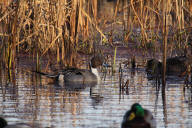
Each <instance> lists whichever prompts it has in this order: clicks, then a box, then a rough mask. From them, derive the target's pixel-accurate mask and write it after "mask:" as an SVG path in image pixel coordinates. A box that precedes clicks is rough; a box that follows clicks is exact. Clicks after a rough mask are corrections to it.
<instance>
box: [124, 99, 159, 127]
mask: <svg viewBox="0 0 192 128" xmlns="http://www.w3.org/2000/svg"><path fill="white" fill-rule="evenodd" d="M121 128H156V122H155V119H154V117H153V115H152V113H151V112H150V111H149V110H147V109H144V108H143V107H142V106H141V105H140V104H139V103H134V104H133V105H132V106H131V109H130V110H128V111H127V112H126V113H125V115H124V117H123V121H122V124H121Z"/></svg>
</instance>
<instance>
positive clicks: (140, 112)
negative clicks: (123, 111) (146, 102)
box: [128, 103, 145, 121]
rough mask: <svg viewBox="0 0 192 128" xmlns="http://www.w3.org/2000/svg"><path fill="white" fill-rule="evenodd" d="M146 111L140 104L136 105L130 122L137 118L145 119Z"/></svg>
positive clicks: (133, 106) (133, 107)
mask: <svg viewBox="0 0 192 128" xmlns="http://www.w3.org/2000/svg"><path fill="white" fill-rule="evenodd" d="M144 114H145V113H144V109H143V108H142V106H141V105H140V104H139V103H135V104H133V105H132V106H131V113H130V116H129V118H128V120H130V121H131V120H133V119H135V118H144Z"/></svg>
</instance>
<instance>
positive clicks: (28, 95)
mask: <svg viewBox="0 0 192 128" xmlns="http://www.w3.org/2000/svg"><path fill="white" fill-rule="evenodd" d="M124 60H125V58H118V59H117V66H116V73H115V75H114V76H112V75H111V73H107V74H106V78H105V80H104V73H100V75H101V76H102V80H101V82H100V83H99V84H98V85H95V86H93V85H91V86H87V87H77V86H76V88H72V87H71V86H65V87H60V86H58V85H54V84H52V83H50V80H49V79H47V78H46V77H41V79H40V77H39V76H36V75H35V74H34V73H30V72H27V71H23V70H22V68H21V67H18V68H16V71H15V74H16V75H15V79H13V78H14V76H11V78H12V79H10V80H8V79H7V78H8V76H7V73H6V72H5V71H4V70H1V74H0V78H1V79H0V82H1V86H0V115H1V116H3V117H5V119H6V120H7V121H8V122H9V124H14V123H19V122H23V123H28V124H30V125H33V126H34V127H40V128H41V127H42V128H43V127H53V128H74V127H75V128H118V127H120V125H121V121H122V118H123V115H124V114H125V112H126V111H127V110H128V109H129V108H130V106H131V105H132V104H133V103H135V102H139V103H140V104H142V105H143V107H144V108H147V109H149V110H150V111H151V112H152V113H153V115H154V117H155V118H156V121H157V128H164V127H167V128H181V127H183V128H191V127H192V121H191V119H192V89H191V87H189V88H187V87H185V85H184V84H183V82H182V81H181V82H179V84H177V83H176V82H168V85H167V87H166V89H165V93H166V96H165V98H164V99H165V100H163V99H162V98H163V97H162V92H161V88H158V87H157V86H155V82H154V81H148V79H147V75H146V73H145V70H144V68H143V67H141V68H139V69H136V70H135V71H133V70H131V69H130V68H123V81H124V83H125V82H126V81H127V80H128V81H129V84H128V89H126V88H125V90H123V91H120V89H119V73H118V68H119V66H118V65H119V63H120V62H122V61H124ZM22 67H25V65H23V66H22ZM122 67H124V65H122ZM8 81H11V82H8ZM77 88H78V89H77Z"/></svg>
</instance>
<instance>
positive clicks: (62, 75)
mask: <svg viewBox="0 0 192 128" xmlns="http://www.w3.org/2000/svg"><path fill="white" fill-rule="evenodd" d="M103 62H104V59H103V57H102V56H100V55H97V56H94V57H92V59H91V61H90V63H89V67H90V69H89V70H88V69H78V68H65V69H64V70H62V71H60V72H58V73H57V74H56V75H50V74H46V73H43V72H36V73H39V74H41V75H44V76H47V77H50V78H53V79H55V81H57V82H58V81H59V82H64V83H78V84H87V83H93V82H98V81H99V80H100V77H99V72H98V70H97V68H98V67H99V66H101V65H102V64H103Z"/></svg>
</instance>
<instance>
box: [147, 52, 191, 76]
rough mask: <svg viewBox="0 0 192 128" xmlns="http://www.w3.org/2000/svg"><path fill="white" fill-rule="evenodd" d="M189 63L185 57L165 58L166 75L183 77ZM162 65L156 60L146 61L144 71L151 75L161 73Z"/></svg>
mask: <svg viewBox="0 0 192 128" xmlns="http://www.w3.org/2000/svg"><path fill="white" fill-rule="evenodd" d="M188 65H189V61H188V58H187V57H186V56H175V57H170V58H167V62H166V74H167V75H173V76H184V75H185V74H186V71H187V70H188ZM162 68H163V65H162V63H161V62H160V61H158V60H156V59H150V60H148V61H147V66H146V71H147V72H148V73H151V74H153V75H155V74H161V73H162Z"/></svg>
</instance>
